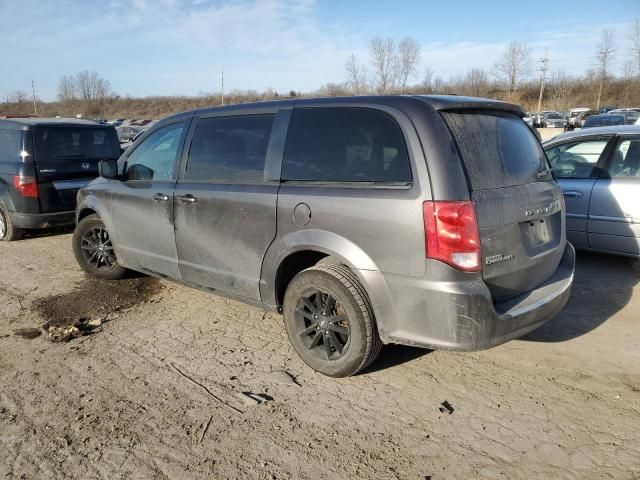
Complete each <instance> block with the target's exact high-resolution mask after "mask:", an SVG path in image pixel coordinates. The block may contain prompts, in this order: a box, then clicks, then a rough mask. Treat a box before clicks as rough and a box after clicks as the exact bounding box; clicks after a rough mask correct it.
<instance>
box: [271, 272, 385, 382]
mask: <svg viewBox="0 0 640 480" xmlns="http://www.w3.org/2000/svg"><path fill="white" fill-rule="evenodd" d="M283 313H284V320H285V326H286V329H287V335H288V336H289V340H290V341H291V344H292V345H293V348H294V349H295V351H296V353H297V354H298V355H299V356H300V358H302V360H303V361H304V362H305V363H306V364H307V365H309V366H310V367H311V368H313V369H314V370H316V371H318V372H320V373H323V374H324V375H328V376H331V377H347V376H349V375H353V374H355V373H357V372H358V371H360V370H362V369H363V368H365V367H366V366H367V365H369V364H370V363H371V362H372V361H373V360H374V359H375V358H376V357H377V356H378V354H379V353H380V349H381V347H382V343H381V341H380V337H379V335H378V330H377V328H376V324H375V319H374V316H373V309H372V308H371V303H370V302H369V299H368V297H367V294H366V292H365V290H364V287H363V286H362V284H361V283H360V281H359V280H358V278H357V277H356V275H355V274H354V273H353V272H352V271H351V269H349V268H348V267H346V266H345V265H316V266H314V267H311V268H308V269H306V270H303V271H302V272H300V273H299V274H298V275H296V276H295V277H294V278H293V280H291V282H290V283H289V286H288V287H287V291H286V293H285V297H284V303H283Z"/></svg>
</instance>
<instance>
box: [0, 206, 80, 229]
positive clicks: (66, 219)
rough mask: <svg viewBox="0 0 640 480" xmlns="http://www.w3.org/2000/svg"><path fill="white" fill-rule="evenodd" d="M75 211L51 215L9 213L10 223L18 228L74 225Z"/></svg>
mask: <svg viewBox="0 0 640 480" xmlns="http://www.w3.org/2000/svg"><path fill="white" fill-rule="evenodd" d="M75 214H76V212H75V210H71V211H70V212H52V213H11V214H9V216H10V218H11V223H13V225H15V226H16V227H18V228H34V229H35V228H48V227H61V226H65V225H74V224H75Z"/></svg>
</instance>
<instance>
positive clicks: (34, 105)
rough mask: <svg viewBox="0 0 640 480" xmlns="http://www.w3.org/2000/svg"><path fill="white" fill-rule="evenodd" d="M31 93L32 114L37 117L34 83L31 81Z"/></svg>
mask: <svg viewBox="0 0 640 480" xmlns="http://www.w3.org/2000/svg"><path fill="white" fill-rule="evenodd" d="M31 93H32V95H33V114H34V115H36V116H37V115H38V105H37V104H36V82H35V80H33V78H32V79H31Z"/></svg>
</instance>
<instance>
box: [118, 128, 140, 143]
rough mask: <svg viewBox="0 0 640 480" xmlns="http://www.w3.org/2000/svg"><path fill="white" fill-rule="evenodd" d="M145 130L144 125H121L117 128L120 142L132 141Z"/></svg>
mask: <svg viewBox="0 0 640 480" xmlns="http://www.w3.org/2000/svg"><path fill="white" fill-rule="evenodd" d="M142 131H143V128H142V127H130V126H121V127H118V128H116V132H118V140H119V141H120V143H127V142H130V141H131V140H133V139H134V138H135V136H136V135H138V134H139V133H140V132H142Z"/></svg>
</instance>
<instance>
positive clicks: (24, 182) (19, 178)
mask: <svg viewBox="0 0 640 480" xmlns="http://www.w3.org/2000/svg"><path fill="white" fill-rule="evenodd" d="M13 186H14V187H15V189H16V190H17V191H18V193H20V195H22V196H23V197H27V198H38V183H37V182H36V179H35V177H29V176H24V175H14V176H13Z"/></svg>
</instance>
